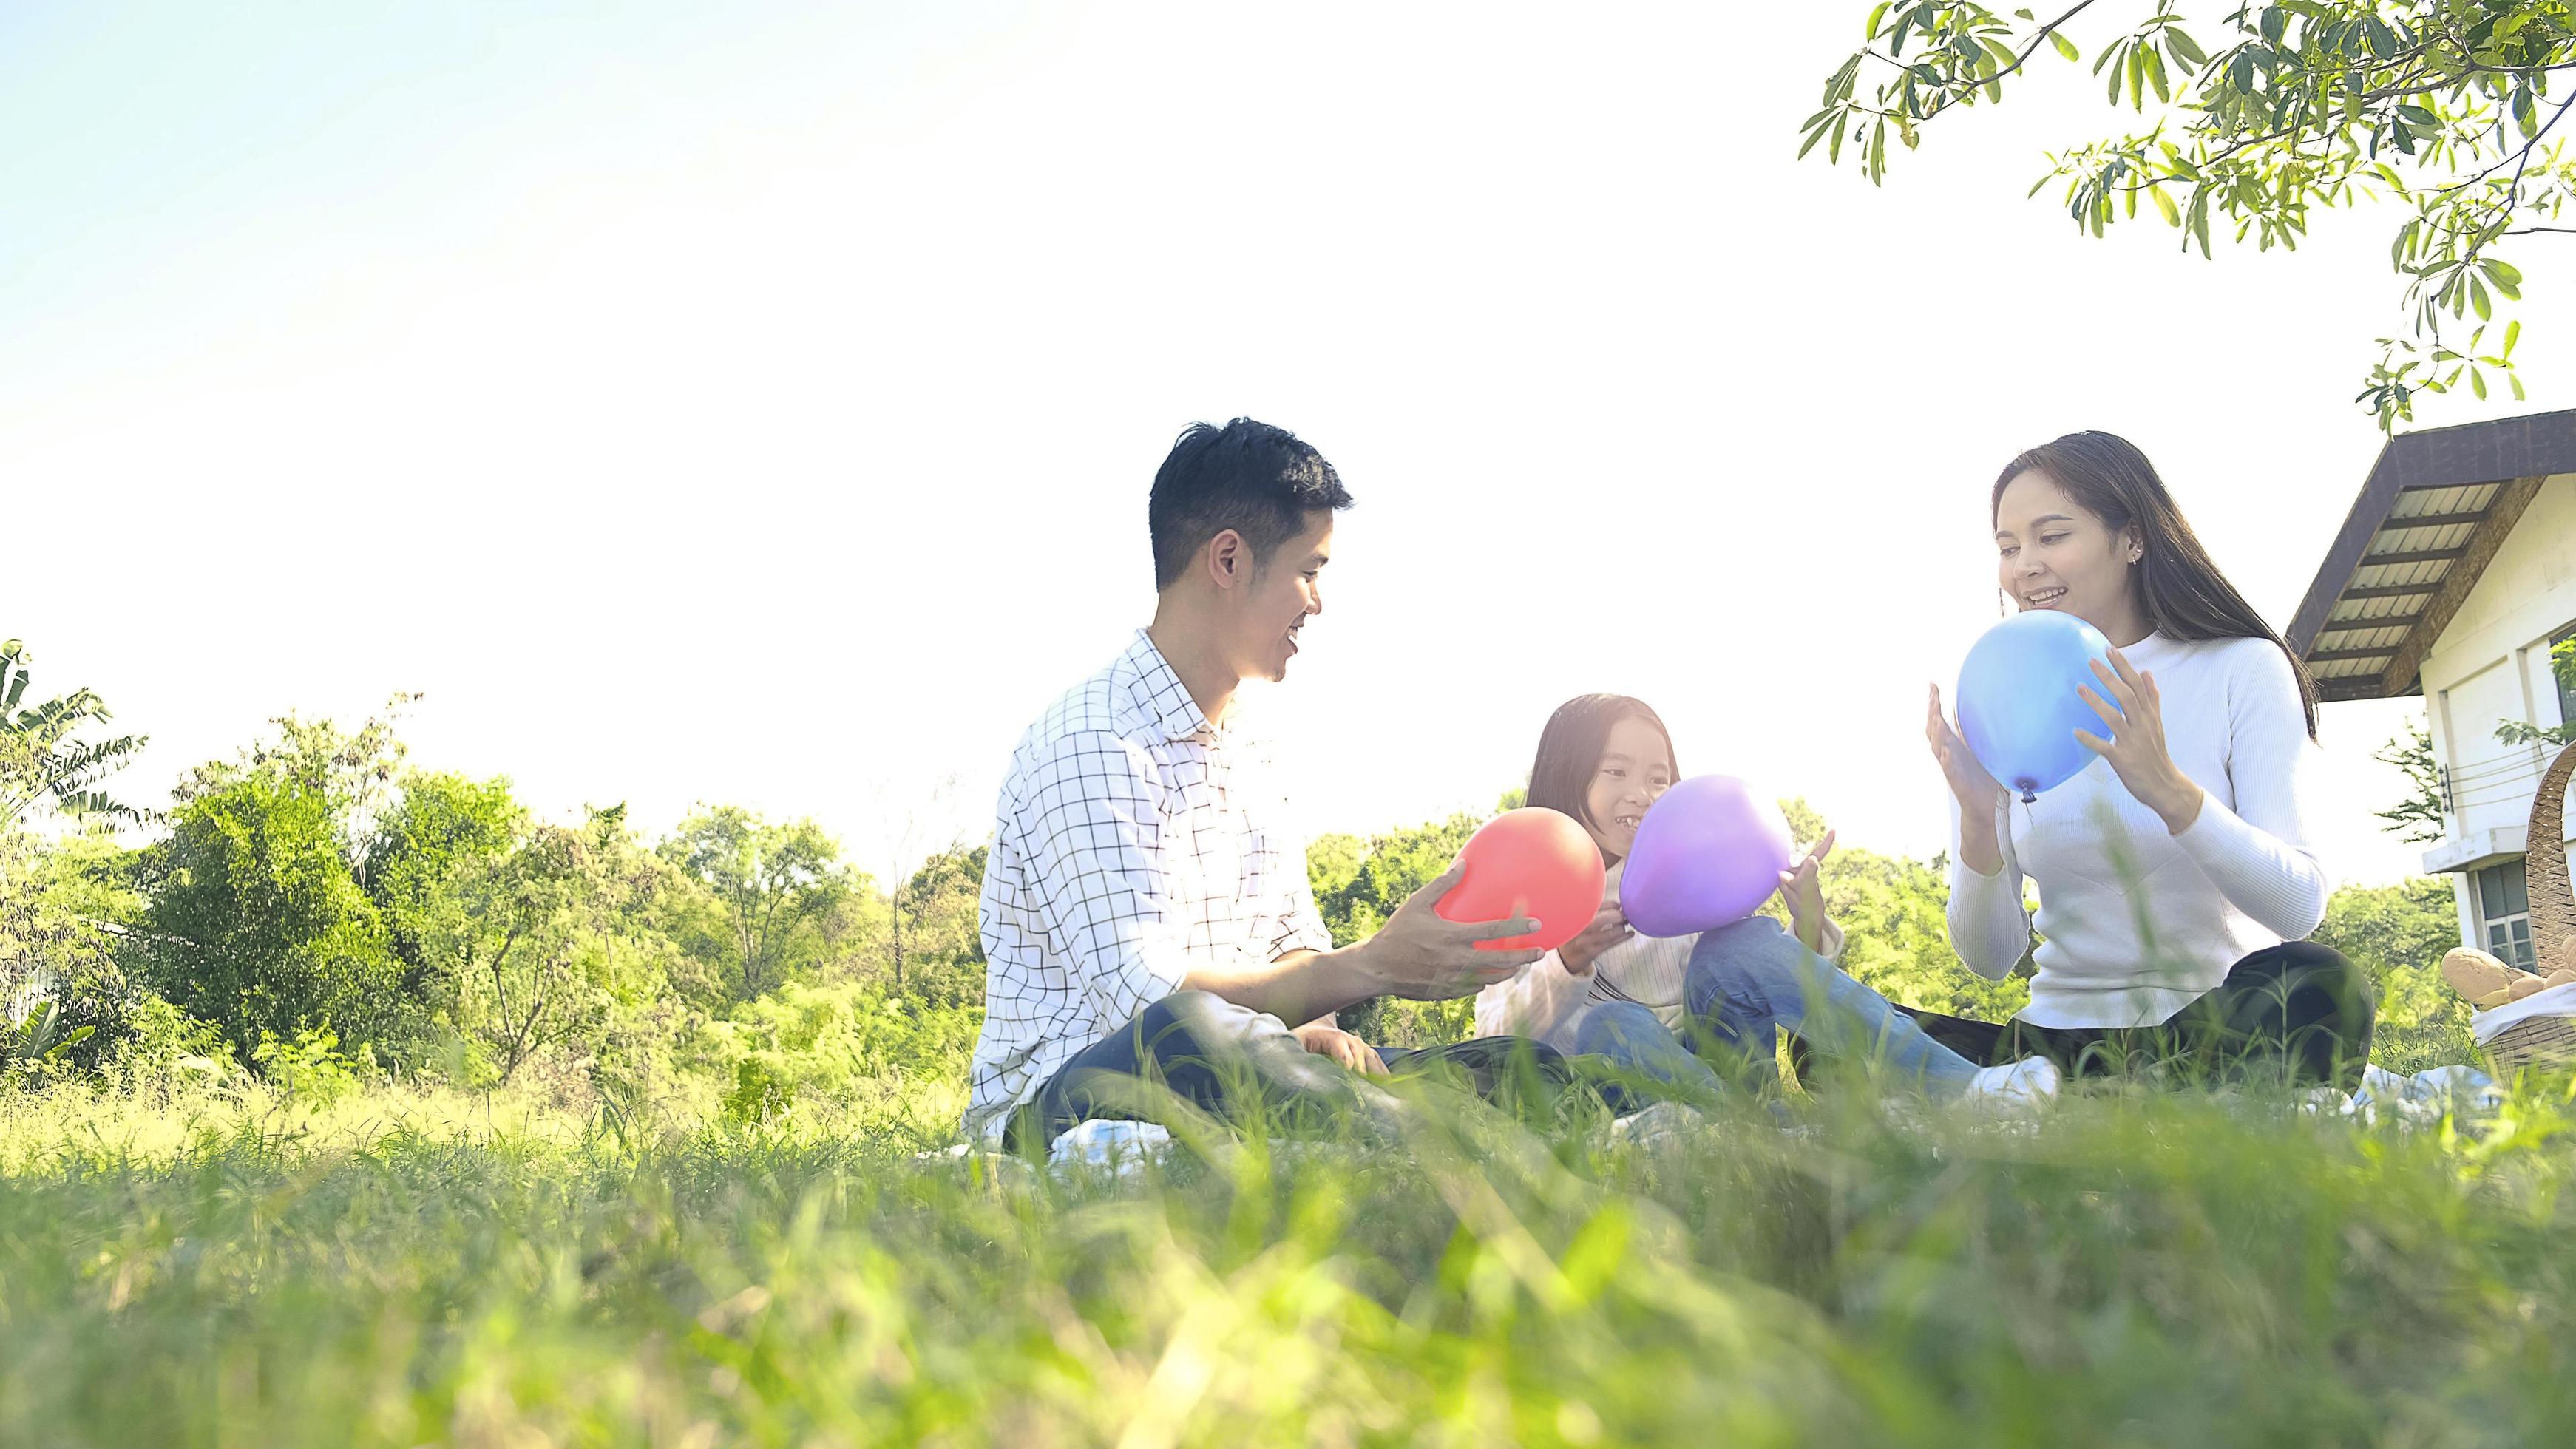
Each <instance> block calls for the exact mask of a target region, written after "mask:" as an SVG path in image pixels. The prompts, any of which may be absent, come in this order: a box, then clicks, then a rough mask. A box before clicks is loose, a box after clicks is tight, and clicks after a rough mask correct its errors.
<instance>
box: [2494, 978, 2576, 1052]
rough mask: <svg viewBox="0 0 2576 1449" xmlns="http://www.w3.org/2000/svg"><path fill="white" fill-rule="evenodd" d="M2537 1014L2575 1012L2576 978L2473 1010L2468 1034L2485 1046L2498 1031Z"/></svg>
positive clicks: (2571, 1014) (2549, 1014)
mask: <svg viewBox="0 0 2576 1449" xmlns="http://www.w3.org/2000/svg"><path fill="white" fill-rule="evenodd" d="M2535 1016H2576V981H2571V982H2569V983H2568V984H2566V985H2564V986H2552V987H2550V988H2549V989H2547V990H2546V991H2535V992H2533V993H2531V994H2530V995H2529V996H2526V997H2524V998H2523V999H2521V1000H2520V1001H2508V1002H2506V1003H2505V1004H2504V1005H2502V1006H2498V1007H2492V1008H2489V1009H2488V1010H2485V1011H2472V1012H2470V1013H2469V1035H2471V1036H2472V1037H2475V1038H2476V1039H2477V1043H2478V1045H2480V1046H2485V1045H2486V1044H2487V1043H2488V1042H2491V1041H2493V1040H2495V1038H2496V1033H2498V1032H2500V1031H2502V1030H2504V1029H2505V1028H2506V1027H2508V1026H2511V1025H2513V1024H2514V1023H2515V1022H2518V1021H2529V1020H2531V1019H2532V1018H2533V1017H2535Z"/></svg>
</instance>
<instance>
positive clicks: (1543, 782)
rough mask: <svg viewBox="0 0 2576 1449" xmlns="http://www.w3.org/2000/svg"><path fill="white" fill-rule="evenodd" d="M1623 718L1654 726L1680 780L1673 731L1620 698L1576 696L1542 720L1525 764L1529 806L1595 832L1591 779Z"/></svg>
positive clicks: (1640, 705)
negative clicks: (1544, 722) (1554, 812)
mask: <svg viewBox="0 0 2576 1449" xmlns="http://www.w3.org/2000/svg"><path fill="white" fill-rule="evenodd" d="M1623 719H1641V720H1644V721H1645V722H1646V723H1648V724H1650V725H1653V726H1654V727H1655V733H1656V734H1659V735H1661V736H1663V739H1664V761H1665V763H1667V764H1670V765H1672V767H1673V775H1674V778H1676V779H1679V778H1680V776H1681V765H1680V764H1679V762H1677V761H1676V760H1675V759H1674V757H1673V732H1672V731H1670V730H1668V729H1666V728H1664V722H1663V720H1662V718H1661V717H1659V716H1658V715H1656V713H1655V712H1654V711H1653V710H1652V709H1649V708H1647V706H1646V702H1645V701H1644V700H1642V699H1630V698H1629V697H1628V696H1626V695H1624V694H1578V695H1576V696H1575V697H1574V698H1572V699H1569V700H1567V701H1566V702H1565V703H1563V704H1560V705H1558V706H1557V707H1556V713H1554V714H1552V715H1549V716H1548V717H1547V728H1546V729H1543V730H1541V731H1539V733H1538V758H1537V759H1536V760H1535V761H1533V762H1531V764H1530V782H1529V803H1530V804H1532V805H1535V806H1538V807H1540V808H1542V809H1547V810H1561V811H1563V812H1564V813H1566V814H1568V815H1571V816H1573V817H1574V818H1575V819H1577V820H1580V821H1582V822H1583V823H1584V825H1585V826H1586V827H1587V828H1598V826H1599V823H1600V822H1598V821H1596V820H1594V819H1593V818H1592V807H1591V805H1590V804H1589V803H1588V802H1589V800H1590V798H1591V795H1592V775H1593V772H1594V771H1596V770H1598V769H1600V768H1601V756H1602V755H1603V754H1604V753H1606V752H1607V751H1608V750H1609V748H1610V731H1611V730H1612V729H1613V728H1615V727H1616V726H1617V725H1618V723H1619V721H1621V720H1623Z"/></svg>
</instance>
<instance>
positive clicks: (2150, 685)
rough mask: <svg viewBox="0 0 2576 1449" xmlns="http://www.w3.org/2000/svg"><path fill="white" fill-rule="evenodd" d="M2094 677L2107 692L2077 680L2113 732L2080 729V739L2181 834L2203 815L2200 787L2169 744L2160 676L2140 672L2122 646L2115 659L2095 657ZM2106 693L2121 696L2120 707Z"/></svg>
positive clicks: (2117, 698)
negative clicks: (2175, 758) (2103, 734)
mask: <svg viewBox="0 0 2576 1449" xmlns="http://www.w3.org/2000/svg"><path fill="white" fill-rule="evenodd" d="M2093 677H2094V678H2095V679H2097V680H2100V681H2101V683H2102V691H2101V693H2096V692H2095V691H2094V689H2093V688H2092V686H2090V685H2077V686H2076V692H2077V693H2078V694H2081V695H2083V696H2084V702H2085V703H2086V704H2089V705H2091V706H2093V712H2094V713H2095V714H2098V715H2100V716H2101V717H2102V723H2103V725H2104V726H2105V727H2106V728H2108V729H2109V731H2110V738H2108V739H2104V738H2103V737H2101V736H2100V735H2096V734H2091V733H2088V732H2086V731H2084V730H2077V731H2076V732H2075V738H2076V741H2077V742H2078V743H2080V744H2082V745H2083V746H2084V748H2086V749H2088V750H2091V751H2092V752H2093V753H2095V754H2097V755H2100V756H2101V757H2102V758H2103V759H2106V760H2109V761H2110V762H2111V769H2112V770H2113V771H2114V772H2115V773H2117V774H2118V775H2119V777H2120V783H2121V784H2123V785H2125V786H2127V787H2128V789H2129V793H2130V794H2132V795H2135V796H2136V797H2138V803H2139V804H2141V805H2144V806H2146V807H2147V808H2148V809H2150V810H2153V811H2154V812H2156V814H2157V815H2158V816H2160V817H2162V818H2163V820H2164V822H2165V829H2167V830H2169V831H2171V832H2172V833H2174V834H2176V835H2180V834H2182V833H2183V832H2184V831H2186V830H2189V829H2190V828H2191V823H2192V822H2193V821H2195V820H2198V819H2199V818H2200V801H2201V793H2200V787H2199V786H2198V785H2196V784H2193V783H2192V781H2191V777H2190V776H2188V775H2185V774H2184V773H2183V772H2182V769H2181V767H2179V766H2177V765H2176V764H2174V762H2173V755H2172V754H2171V753H2170V752H2169V751H2167V750H2166V748H2165V716H2164V701H2163V699H2162V697H2161V696H2159V695H2158V694H2157V693H2156V677H2155V676H2154V675H2152V674H2144V673H2141V672H2139V670H2138V669H2137V668H2136V667H2135V666H2133V665H2132V664H2130V663H2129V660H2128V656H2126V655H2124V654H2122V653H2121V652H2120V651H2119V650H2117V649H2114V650H2112V651H2111V662H2110V664H2108V665H2104V664H2103V663H2102V662H2101V661H2100V660H2098V659H2097V660H2095V661H2094V662H2093ZM2105 694H2107V695H2108V696H2109V697H2110V701H2116V702H2117V707H2116V708H2115V707H2114V705H2113V704H2112V703H2111V702H2110V701H2106V700H2105V699H2104V697H2103V696H2104V695H2105Z"/></svg>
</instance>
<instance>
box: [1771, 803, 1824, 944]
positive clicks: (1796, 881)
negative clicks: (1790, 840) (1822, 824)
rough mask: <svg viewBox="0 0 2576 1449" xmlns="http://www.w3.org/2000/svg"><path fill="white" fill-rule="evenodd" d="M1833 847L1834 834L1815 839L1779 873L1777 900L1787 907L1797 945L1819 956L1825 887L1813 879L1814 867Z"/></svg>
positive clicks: (1819, 863)
mask: <svg viewBox="0 0 2576 1449" xmlns="http://www.w3.org/2000/svg"><path fill="white" fill-rule="evenodd" d="M1833 848H1834V833H1833V832H1832V831H1830V830H1828V831H1826V832H1825V838H1824V839H1822V840H1819V841H1817V842H1816V844H1815V847H1814V848H1813V849H1811V850H1809V851H1808V852H1807V854H1806V856H1805V857H1804V858H1802V859H1801V860H1799V862H1798V863H1797V864H1796V865H1793V866H1791V867H1789V868H1788V869H1787V870H1784V871H1782V872H1780V899H1781V901H1782V902H1783V903H1784V904H1786V905H1787V906H1788V907H1789V929H1790V931H1791V932H1792V933H1793V934H1795V935H1796V936H1797V938H1798V944H1800V945H1802V946H1804V947H1806V948H1807V949H1808V950H1810V951H1813V952H1815V953H1816V954H1817V955H1819V956H1821V955H1823V954H1824V953H1825V888H1824V886H1823V884H1822V883H1821V882H1819V881H1818V880H1817V879H1816V867H1817V866H1819V865H1822V864H1823V863H1824V859H1825V857H1826V856H1827V855H1828V854H1831V853H1832V851H1833Z"/></svg>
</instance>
